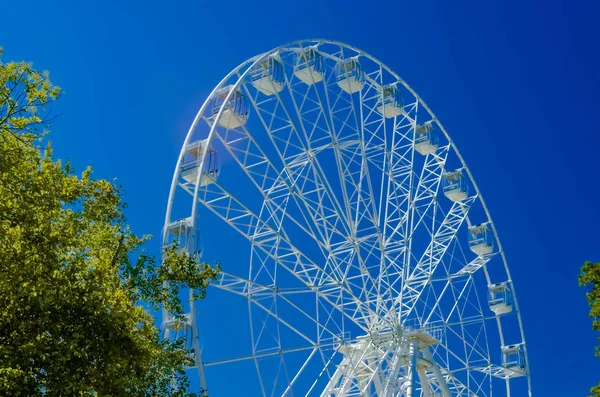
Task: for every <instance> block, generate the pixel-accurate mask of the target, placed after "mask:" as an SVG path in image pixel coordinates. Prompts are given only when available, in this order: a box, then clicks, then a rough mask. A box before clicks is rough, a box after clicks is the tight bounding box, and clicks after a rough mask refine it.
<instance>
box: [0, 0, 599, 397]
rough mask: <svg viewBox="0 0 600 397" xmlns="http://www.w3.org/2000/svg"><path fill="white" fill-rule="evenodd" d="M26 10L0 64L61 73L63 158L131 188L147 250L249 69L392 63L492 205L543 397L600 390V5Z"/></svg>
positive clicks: (13, 7) (4, 40)
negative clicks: (263, 63)
mask: <svg viewBox="0 0 600 397" xmlns="http://www.w3.org/2000/svg"><path fill="white" fill-rule="evenodd" d="M27 4H28V6H27V8H28V11H24V9H23V8H24V6H23V5H21V4H19V2H16V1H8V2H3V4H2V16H3V18H2V22H1V23H0V45H2V46H3V47H4V56H3V58H4V61H9V60H21V59H24V60H28V61H33V62H34V64H35V65H36V66H37V67H38V68H39V69H49V70H50V71H51V76H52V78H53V80H54V81H55V82H56V83H57V84H59V85H61V86H62V87H63V88H64V89H65V91H66V95H64V97H63V98H62V99H61V100H60V101H59V102H58V103H57V104H56V106H55V110H56V111H57V112H58V113H60V114H61V116H60V118H59V119H58V120H57V121H56V123H55V125H54V127H53V133H52V138H51V139H52V141H53V144H54V147H55V151H56V154H57V156H58V157H61V158H65V157H67V158H69V159H70V160H71V162H72V163H73V165H74V166H75V167H76V168H77V169H79V170H83V168H84V167H85V166H86V165H88V164H89V165H92V166H93V167H94V169H95V175H96V176H97V177H105V178H117V179H118V181H119V183H120V184H121V185H122V186H123V187H124V189H125V191H126V196H127V198H126V200H127V202H128V203H129V207H128V209H127V215H128V218H129V221H130V223H131V224H132V225H133V227H134V229H135V230H136V231H138V232H140V233H151V234H154V235H159V234H160V230H161V227H162V224H163V218H164V210H165V204H166V201H167V196H168V191H169V186H170V180H171V177H172V173H173V167H174V166H175V162H176V158H177V155H178V152H179V150H180V146H181V144H182V142H183V138H184V136H185V133H186V132H187V129H188V126H189V124H190V123H191V121H192V119H193V117H194V115H195V113H196V111H197V109H198V108H199V107H200V106H201V104H202V102H203V100H204V98H205V97H206V96H207V95H208V93H209V92H210V91H211V90H212V88H213V87H214V86H215V85H216V84H217V83H218V81H219V80H220V79H221V78H222V77H223V76H224V75H225V74H226V73H228V72H229V71H230V70H231V69H232V68H234V67H235V66H236V65H237V64H239V63H241V62H242V61H244V60H245V59H247V58H249V57H251V56H253V55H255V54H257V53H260V52H264V51H267V50H269V49H271V48H273V47H276V46H278V45H280V44H283V43H286V42H289V41H294V40H297V39H301V38H312V37H323V38H330V39H333V40H339V41H342V42H346V43H348V44H351V45H353V46H355V47H358V48H361V49H363V50H365V51H367V52H369V53H371V54H372V55H374V56H375V57H377V58H379V59H380V60H381V61H383V62H384V63H386V64H387V65H388V66H390V67H391V68H392V69H393V70H394V71H396V72H397V73H398V74H399V75H400V76H402V77H403V79H404V80H406V81H407V82H408V83H409V84H410V85H411V86H412V87H413V88H414V89H415V90H416V91H417V92H418V93H419V95H420V96H421V97H422V98H423V99H424V100H425V101H426V102H427V104H428V105H429V106H430V107H431V108H432V110H433V111H434V112H435V113H436V116H437V117H438V118H439V119H440V120H441V121H442V123H443V124H444V126H445V127H446V129H447V130H448V132H449V134H450V135H451V136H452V139H453V140H454V142H455V143H456V145H457V146H458V148H459V149H460V151H461V153H462V155H463V157H464V159H465V161H466V162H467V164H468V165H469V168H470V169H471V171H472V173H473V175H474V177H475V179H476V181H477V183H478V185H479V188H480V190H481V192H482V194H483V196H484V198H485V200H486V202H487V205H488V207H489V210H490V212H491V215H492V217H493V218H494V221H495V224H496V227H497V229H498V232H499V234H500V238H501V240H502V243H503V246H504V250H505V251H506V254H507V258H508V261H509V266H510V269H511V272H512V277H513V280H514V282H515V286H516V288H517V290H518V297H519V303H520V306H521V308H520V309H521V312H522V315H523V321H524V328H525V335H526V338H527V343H528V350H529V358H530V363H531V374H532V381H533V390H534V394H535V395H540V396H541V395H545V396H579V395H585V393H586V392H587V390H588V389H589V387H590V386H591V385H592V384H595V383H596V382H597V381H598V380H599V374H600V360H599V359H594V358H593V351H592V350H593V346H594V344H595V335H594V334H593V332H592V331H591V327H590V319H588V317H587V313H588V310H589V309H588V307H587V303H586V301H585V296H584V292H585V291H584V290H583V289H580V288H578V287H577V277H576V276H577V272H578V268H579V267H580V265H581V264H582V263H583V261H584V260H586V259H589V260H600V247H599V244H598V234H597V233H596V232H595V227H596V226H597V223H598V221H600V211H599V209H598V203H597V197H598V193H600V188H599V187H598V175H599V174H600V173H599V172H598V171H599V167H598V162H597V160H596V158H595V157H596V156H597V155H598V144H599V143H600V138H599V137H598V132H599V131H598V127H597V124H596V123H595V116H596V115H597V113H598V108H599V107H600V56H599V55H598V51H597V41H598V38H599V37H600V27H599V25H598V23H597V20H598V16H599V6H598V4H597V3H596V2H592V1H587V2H586V1H571V2H566V1H565V2H560V1H556V0H547V1H543V2H542V1H538V2H536V1H503V2H441V1H440V2H433V1H420V2H417V1H412V2H408V1H380V2H367V1H362V2H360V1H346V2H344V3H341V2H340V3H339V4H333V2H327V3H326V4H325V2H321V1H312V0H310V1H303V2H295V3H286V2H263V3H260V2H241V1H237V0H233V1H227V2H225V1H213V2H204V1H178V2H159V1H148V2H144V4H143V5H141V4H140V3H138V2H131V1H119V2H117V1H102V2H100V1H88V2H68V1H62V2H61V1H56V2H42V1H30V2H28V3H27ZM155 244H156V245H158V241H156V242H155Z"/></svg>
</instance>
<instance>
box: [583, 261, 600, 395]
mask: <svg viewBox="0 0 600 397" xmlns="http://www.w3.org/2000/svg"><path fill="white" fill-rule="evenodd" d="M579 285H580V286H582V287H587V288H588V292H587V293H586V296H587V300H588V303H589V305H590V317H591V318H592V328H593V329H594V330H596V331H600V262H597V263H592V262H588V261H586V262H585V264H584V265H583V266H582V267H581V272H580V273H579ZM598 341H599V342H600V337H598ZM595 355H596V357H600V345H598V346H596V350H595ZM590 391H591V392H592V393H593V394H592V396H591V397H600V382H599V383H598V385H596V386H594V387H592V388H591V390H590Z"/></svg>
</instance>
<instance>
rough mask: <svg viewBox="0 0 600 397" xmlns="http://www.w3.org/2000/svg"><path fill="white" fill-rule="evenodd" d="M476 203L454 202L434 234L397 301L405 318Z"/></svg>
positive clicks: (469, 201)
mask: <svg viewBox="0 0 600 397" xmlns="http://www.w3.org/2000/svg"><path fill="white" fill-rule="evenodd" d="M474 201H475V197H470V198H468V199H466V200H465V201H462V202H454V203H453V205H452V208H450V210H449V211H448V213H447V214H446V216H445V218H444V219H443V220H442V222H441V223H440V226H439V227H438V228H437V230H436V231H435V234H433V236H432V239H431V241H430V243H429V246H428V247H427V249H426V250H425V252H424V253H423V255H422V256H421V258H420V259H419V261H418V262H417V263H416V265H415V268H414V269H413V270H412V272H411V273H410V276H409V277H408V278H407V279H406V282H405V284H404V285H403V286H402V294H401V296H400V297H399V298H398V299H397V302H396V303H397V304H398V305H401V310H400V312H401V314H402V317H403V318H408V317H409V316H410V314H411V312H412V310H413V308H414V306H415V303H416V302H417V300H418V299H419V297H420V296H421V293H422V292H423V288H424V287H425V286H426V285H427V283H428V282H429V280H430V278H431V276H432V275H433V273H434V272H435V269H436V267H437V265H438V264H439V262H440V260H441V259H442V257H443V256H444V254H445V253H446V250H447V249H448V247H449V245H450V243H451V242H452V240H453V239H454V238H455V236H456V232H457V231H458V229H459V227H460V225H461V224H462V223H463V221H464V220H465V218H466V216H467V213H468V212H469V209H470V207H471V205H472V204H473V202H474Z"/></svg>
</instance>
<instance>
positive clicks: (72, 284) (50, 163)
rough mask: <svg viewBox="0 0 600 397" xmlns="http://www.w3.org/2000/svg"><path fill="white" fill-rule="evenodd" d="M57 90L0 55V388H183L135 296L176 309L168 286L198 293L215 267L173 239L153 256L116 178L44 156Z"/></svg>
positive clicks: (173, 357) (113, 392)
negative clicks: (180, 249)
mask: <svg viewBox="0 0 600 397" xmlns="http://www.w3.org/2000/svg"><path fill="white" fill-rule="evenodd" d="M0 54H1V49H0ZM60 94H61V90H60V88H59V87H57V86H54V85H53V84H52V83H51V81H50V79H49V75H48V73H47V72H43V73H40V72H38V71H36V70H35V69H34V68H33V67H32V65H31V64H28V63H25V62H10V63H2V62H1V61H0V252H1V253H2V255H0V395H6V396H8V395H10V396H58V395H61V396H87V395H90V396H189V395H192V393H190V392H189V391H188V388H189V384H188V381H187V379H186V377H185V372H184V368H185V365H186V364H188V363H189V358H188V356H187V354H186V353H185V352H184V351H183V350H182V348H181V347H182V346H181V344H180V343H175V342H169V341H164V340H162V339H161V338H160V335H159V330H158V329H157V328H156V326H155V325H154V318H153V317H152V315H151V314H150V313H149V312H148V311H147V310H145V309H144V307H142V306H141V302H142V301H144V302H145V303H146V304H147V305H149V307H152V308H156V307H158V306H159V305H161V304H162V305H165V307H166V308H167V309H168V310H170V311H171V312H173V313H174V314H175V315H176V316H182V315H183V303H182V302H181V301H180V300H179V298H178V291H179V289H180V288H183V287H191V288H194V289H195V290H196V291H197V292H198V295H200V296H203V294H204V293H205V291H206V287H207V285H208V283H209V281H210V280H211V279H214V278H215V277H216V276H217V274H218V272H219V269H218V267H216V268H213V267H211V266H208V265H207V264H205V263H198V262H197V261H196V260H194V259H193V258H190V257H188V256H186V255H185V254H178V253H177V251H176V250H175V249H174V248H171V249H168V250H166V251H165V253H164V258H165V259H164V261H163V263H164V264H165V266H159V265H158V264H157V262H156V260H155V259H154V258H153V257H151V256H149V255H148V254H146V253H145V252H143V251H140V250H141V247H142V245H143V244H144V243H145V242H146V241H147V240H148V236H141V237H140V236H138V235H136V234H135V233H133V232H132V231H131V229H130V228H129V226H128V225H127V223H126V219H125V217H124V215H123V209H124V203H123V201H122V195H121V192H120V190H119V187H118V186H116V185H115V184H114V183H112V182H110V181H107V180H103V179H94V178H93V177H92V171H91V169H89V168H88V169H86V170H85V171H83V173H81V174H79V175H78V174H76V173H75V172H74V170H73V169H72V167H71V166H70V164H69V163H62V162H61V161H58V160H55V159H54V157H53V154H52V148H51V145H50V143H49V142H48V141H47V133H48V130H49V126H50V123H51V121H52V115H51V114H50V112H49V111H48V110H47V106H48V104H50V103H51V102H52V101H54V100H55V99H57V98H58V97H59V96H60ZM140 252H141V253H140ZM165 282H167V284H165ZM165 285H166V286H165Z"/></svg>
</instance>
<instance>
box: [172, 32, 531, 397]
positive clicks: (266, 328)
mask: <svg viewBox="0 0 600 397" xmlns="http://www.w3.org/2000/svg"><path fill="white" fill-rule="evenodd" d="M212 233H218V234H219V238H220V239H221V240H222V241H225V244H226V245H227V247H230V250H231V251H232V252H235V255H237V258H238V260H236V261H235V262H232V263H223V272H222V274H221V275H220V276H219V279H218V280H217V281H216V282H214V283H213V284H212V287H211V290H210V291H209V294H208V297H207V298H206V302H205V303H202V304H206V305H207V306H208V305H210V307H211V308H212V314H210V315H211V316H212V318H208V319H205V318H203V315H204V313H205V311H204V310H198V307H196V305H195V303H194V302H193V301H190V303H189V312H188V314H187V316H186V318H187V321H186V322H184V323H182V322H181V321H175V320H173V319H171V318H170V317H169V315H168V313H163V325H162V327H163V333H164V336H165V337H167V338H171V339H174V338H183V339H184V341H185V345H186V346H187V348H188V349H189V352H190V355H191V356H192V357H193V358H194V361H195V366H194V367H193V368H191V369H190V370H189V371H190V374H192V375H193V376H194V377H196V378H197V379H196V380H194V382H195V383H197V384H198V387H199V388H200V389H205V390H208V392H209V394H210V396H211V397H218V396H223V395H244V396H256V397H272V396H321V397H325V396H373V397H374V396H386V397H387V396H406V397H417V396H423V397H434V396H436V397H438V396H439V397H450V396H464V397H471V396H480V397H484V396H486V397H491V396H515V397H518V396H531V384H530V378H529V372H528V365H527V354H526V345H525V340H524V335H523V328H522V324H521V318H520V314H519V308H518V305H517V300H516V296H515V290H514V286H513V282H512V280H511V277H510V274H509V271H508V267H507V264H506V258H505V255H504V252H503V251H502V246H501V245H500V241H499V239H498V234H497V233H496V229H495V227H494V223H493V222H492V220H491V217H490V215H489V213H488V211H487V208H486V206H485V203H484V201H483V198H482V197H481V194H480V192H479V190H478V188H477V185H476V184H475V181H474V180H473V177H472V175H471V172H470V171H469V169H468V168H467V166H466V164H465V163H464V161H463V159H462V157H461V155H460V153H459V152H458V150H457V148H456V147H455V145H454V144H453V142H452V140H451V138H450V136H449V135H448V133H447V132H446V130H445V129H444V127H443V126H442V124H441V123H440V121H439V120H438V119H437V118H436V117H435V115H434V114H433V113H432V112H431V110H430V109H429V108H428V107H427V105H426V104H425V103H424V102H423V100H422V99H421V98H420V97H419V96H418V95H417V94H416V93H415V91H414V90H413V89H412V88H411V87H410V86H409V85H408V84H407V83H406V82H404V81H403V80H402V79H401V78H400V77H399V76H398V75H396V74H395V73H394V72H393V71H391V70H390V69H389V68H388V67H387V66H385V65H383V64H382V63H381V62H379V61H378V60H376V59H375V58H373V57H372V56H370V55H369V54H367V53H365V52H363V51H360V50H358V49H356V48H353V47H351V46H348V45H345V44H342V43H339V42H333V41H327V40H304V41H298V42H294V43H291V44H288V45H284V46H281V47H279V48H276V49H274V50H272V51H269V52H266V53H264V54H260V55H257V56H255V57H253V58H251V59H249V60H247V61H245V62H243V63H242V64H241V65H240V66H238V67H237V68H235V69H234V70H233V71H231V72H230V73H229V74H228V75H227V76H226V77H225V78H224V79H223V80H222V81H221V82H220V83H219V84H218V85H217V87H216V88H215V89H214V90H213V91H212V93H211V94H210V95H209V97H208V98H207V99H206V101H205V102H204V104H203V105H202V107H201V109H200V110H199V112H198V114H197V116H196V118H195V119H194V121H193V123H192V125H191V127H190V129H189V132H188V134H187V137H186V138H185V141H184V143H183V146H182V149H181V154H180V156H179V159H178V161H177V165H176V167H175V172H174V176H173V182H172V185H171V191H170V196H169V202H168V206H167V211H166V219H165V227H164V231H163V243H164V244H169V243H172V242H173V241H178V242H179V243H180V244H181V246H182V247H184V249H185V250H186V251H187V253H188V254H190V255H195V256H196V257H198V258H199V257H200V255H203V258H207V257H211V258H219V257H220V254H219V253H218V252H211V250H210V248H207V249H206V250H203V251H201V249H200V247H201V244H200V235H202V236H203V240H204V237H205V236H207V235H211V234H212ZM240 258H241V259H240ZM215 313H217V314H216V315H215ZM220 316H221V317H220ZM232 316H233V317H234V319H231V318H230V317H232ZM225 318H227V324H228V325H227V326H225V325H224V326H223V327H221V326H220V324H221V323H223V324H224V323H225V322H226V321H225ZM207 324H210V327H209V326H208V325H207ZM231 324H233V326H231ZM195 383H194V384H195Z"/></svg>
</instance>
